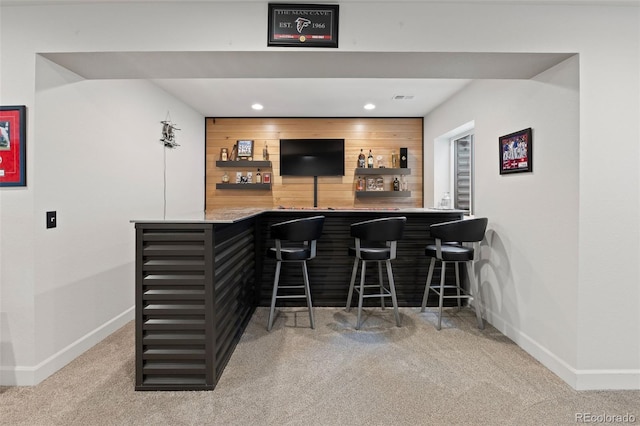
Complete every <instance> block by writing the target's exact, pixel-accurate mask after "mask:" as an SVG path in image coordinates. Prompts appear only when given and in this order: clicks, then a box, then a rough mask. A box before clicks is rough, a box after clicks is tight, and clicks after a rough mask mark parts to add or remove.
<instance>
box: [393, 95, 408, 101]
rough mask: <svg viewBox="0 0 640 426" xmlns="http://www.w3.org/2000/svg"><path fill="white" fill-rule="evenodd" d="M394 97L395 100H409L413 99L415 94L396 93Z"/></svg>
mask: <svg viewBox="0 0 640 426" xmlns="http://www.w3.org/2000/svg"><path fill="white" fill-rule="evenodd" d="M392 99H393V100H394V101H403V100H409V99H413V95H395V96H394V97H393V98H392Z"/></svg>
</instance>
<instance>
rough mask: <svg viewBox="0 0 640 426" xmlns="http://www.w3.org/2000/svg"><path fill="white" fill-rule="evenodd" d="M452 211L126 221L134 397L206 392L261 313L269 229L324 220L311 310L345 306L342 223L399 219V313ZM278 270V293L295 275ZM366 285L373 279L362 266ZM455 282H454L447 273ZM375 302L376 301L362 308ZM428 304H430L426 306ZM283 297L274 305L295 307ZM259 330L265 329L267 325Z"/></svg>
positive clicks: (270, 273) (261, 213) (312, 269)
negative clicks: (132, 284)
mask: <svg viewBox="0 0 640 426" xmlns="http://www.w3.org/2000/svg"><path fill="white" fill-rule="evenodd" d="M463 213H464V212H463V211H460V210H436V209H418V208H407V209H404V208H398V209H393V208H381V209H332V208H326V209H323V208H277V209H271V210H264V209H255V208H240V209H238V208H236V209H224V210H218V211H214V212H208V213H202V212H198V213H195V214H188V215H182V216H176V217H173V218H169V219H139V220H132V222H133V223H135V230H136V316H135V317H136V390H211V389H213V388H214V387H215V384H216V383H217V381H218V380H219V378H220V376H221V374H222V371H223V369H224V367H225V365H226V364H227V361H228V360H229V358H230V356H231V354H232V353H233V350H234V348H235V345H236V344H237V342H238V341H239V339H240V336H241V335H242V333H243V331H244V329H245V327H246V325H247V323H248V321H249V319H250V318H251V315H252V314H253V312H254V310H255V308H256V307H257V306H269V304H270V296H271V290H272V286H273V277H274V274H275V261H274V260H272V259H266V257H265V256H264V253H265V251H266V250H267V247H270V246H271V245H272V244H273V240H272V239H271V237H270V235H269V228H270V226H271V225H272V224H273V223H278V222H281V221H285V220H290V219H295V218H302V217H310V216H316V215H323V216H325V224H324V228H323V235H322V237H321V238H320V239H319V240H318V244H317V257H316V258H315V259H313V260H311V261H310V262H308V269H309V278H310V282H311V296H312V299H313V304H314V306H344V304H345V303H346V300H347V291H348V287H349V279H350V274H351V268H352V265H353V259H352V258H350V257H349V256H348V247H349V245H350V244H352V242H353V239H352V238H351V237H350V233H349V231H350V229H349V228H350V225H351V224H352V223H356V222H360V221H363V220H369V219H375V218H381V217H390V216H405V217H406V218H407V224H406V227H405V232H404V236H403V238H402V240H400V241H399V242H398V251H397V253H398V257H397V259H396V260H395V261H394V262H393V269H394V278H395V283H396V293H397V296H398V304H399V306H420V302H421V300H422V294H423V292H424V283H425V280H426V276H427V269H428V259H427V258H426V257H425V255H424V247H425V245H426V244H428V243H430V242H432V241H433V240H432V239H431V237H430V235H429V225H431V224H433V223H439V222H446V221H450V220H456V219H460V218H462V217H463ZM296 266H297V265H293V267H291V266H287V267H283V268H282V272H281V277H280V283H281V284H282V285H290V284H299V283H300V282H301V280H302V271H301V268H299V267H296ZM368 269H369V271H368V272H367V273H368V274H369V273H370V274H371V276H369V275H367V281H368V282H375V281H372V280H377V273H376V271H375V268H373V267H371V268H368ZM447 275H448V276H451V277H453V274H447ZM367 302H369V304H366V305H367V306H371V305H370V304H374V305H375V304H377V299H375V300H374V299H373V298H372V299H369V300H367ZM434 302H435V299H434V300H433V301H432V300H429V303H428V304H429V305H430V306H432V305H433V304H434ZM301 303H303V302H302V301H300V300H297V301H295V300H293V299H289V300H287V301H286V302H282V303H281V304H279V306H302V305H301ZM265 326H266V325H265Z"/></svg>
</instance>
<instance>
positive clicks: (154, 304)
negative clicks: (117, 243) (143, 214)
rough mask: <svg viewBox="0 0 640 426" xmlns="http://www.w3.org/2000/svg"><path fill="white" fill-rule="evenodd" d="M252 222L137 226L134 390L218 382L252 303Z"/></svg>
mask: <svg viewBox="0 0 640 426" xmlns="http://www.w3.org/2000/svg"><path fill="white" fill-rule="evenodd" d="M254 222H255V221H254V220H248V221H242V222H240V223H237V224H233V225H213V224H207V223H200V224H175V223H174V224H168V223H156V224H145V223H137V224H136V257H137V259H136V390H210V389H213V388H214V387H215V384H216V383H217V381H218V379H219V378H220V375H221V374H222V370H223V369H224V366H225V365H226V363H227V361H228V359H229V357H230V355H231V352H232V351H233V348H234V347H235V345H236V344H237V342H238V340H239V339H240V336H241V334H242V331H243V330H244V327H245V326H246V324H247V322H248V321H249V318H250V317H251V314H252V313H253V309H254V308H253V305H254V298H253V294H254V286H255V260H254V259H255V233H254V227H253V224H254ZM214 271H215V272H214Z"/></svg>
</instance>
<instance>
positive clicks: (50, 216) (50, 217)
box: [47, 212, 58, 229]
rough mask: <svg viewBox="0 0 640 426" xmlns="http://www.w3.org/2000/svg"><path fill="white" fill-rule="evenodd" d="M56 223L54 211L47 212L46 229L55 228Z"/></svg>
mask: <svg viewBox="0 0 640 426" xmlns="http://www.w3.org/2000/svg"><path fill="white" fill-rule="evenodd" d="M57 224H58V219H57V217H56V212H47V229H49V228H55V227H56V225H57Z"/></svg>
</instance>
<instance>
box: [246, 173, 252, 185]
mask: <svg viewBox="0 0 640 426" xmlns="http://www.w3.org/2000/svg"><path fill="white" fill-rule="evenodd" d="M247 183H253V172H247Z"/></svg>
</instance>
